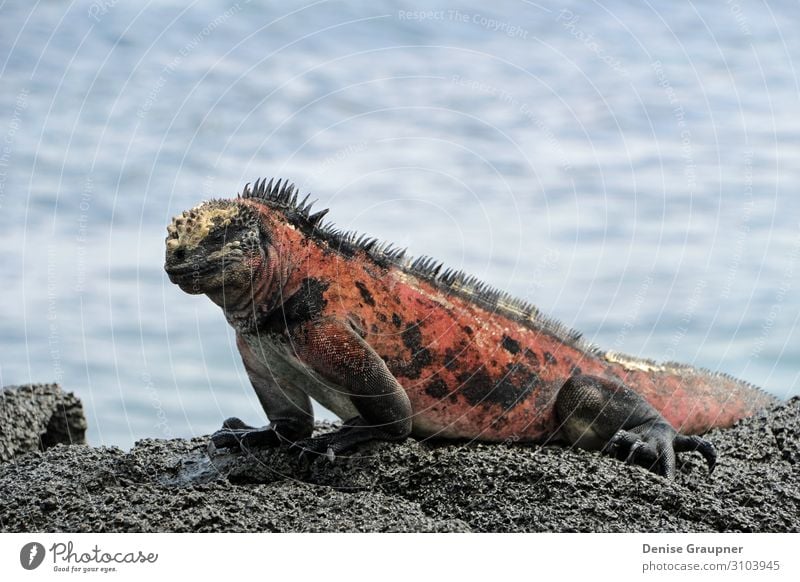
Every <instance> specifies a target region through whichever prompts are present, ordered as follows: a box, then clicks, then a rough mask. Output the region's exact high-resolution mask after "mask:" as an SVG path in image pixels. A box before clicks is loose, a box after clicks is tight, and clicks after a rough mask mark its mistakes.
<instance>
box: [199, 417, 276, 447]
mask: <svg viewBox="0 0 800 582" xmlns="http://www.w3.org/2000/svg"><path fill="white" fill-rule="evenodd" d="M282 441H283V439H282V437H281V436H280V435H279V434H278V431H276V430H275V428H274V427H273V426H272V425H269V426H265V427H262V428H256V427H253V426H250V425H248V424H245V423H244V422H242V421H241V420H239V419H238V418H235V417H232V418H229V419H227V420H226V421H225V422H223V423H222V428H221V429H220V430H218V431H217V432H215V433H214V434H212V435H211V442H212V443H213V445H214V446H215V447H216V448H218V449H233V450H241V449H247V448H264V447H275V446H278V445H280V444H281V442H282Z"/></svg>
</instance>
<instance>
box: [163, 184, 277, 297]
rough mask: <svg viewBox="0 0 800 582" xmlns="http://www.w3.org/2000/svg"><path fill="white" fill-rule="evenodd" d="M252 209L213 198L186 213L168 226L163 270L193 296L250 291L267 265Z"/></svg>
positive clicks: (233, 202)
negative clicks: (255, 278) (256, 278)
mask: <svg viewBox="0 0 800 582" xmlns="http://www.w3.org/2000/svg"><path fill="white" fill-rule="evenodd" d="M263 239H264V237H263V236H262V233H261V231H260V229H259V223H258V220H257V217H256V216H255V213H254V211H253V210H252V209H251V208H248V207H247V206H246V205H243V204H239V203H238V202H237V201H236V200H213V201H210V202H204V203H202V204H200V205H199V206H196V207H194V208H192V209H191V210H187V211H185V212H183V213H182V214H181V215H179V216H176V217H175V218H173V219H172V224H170V225H169V226H168V227H167V239H166V245H167V249H166V261H165V263H164V269H165V270H166V272H167V274H168V275H169V279H170V281H172V282H173V283H175V284H176V285H178V286H179V287H180V288H181V289H182V290H183V291H185V292H186V293H191V294H198V293H209V294H219V293H225V292H226V290H227V291H228V292H232V293H234V294H235V293H237V292H240V291H243V290H246V289H250V288H251V286H252V284H253V280H254V277H256V276H257V275H258V274H259V273H262V272H263V266H264V264H265V262H266V257H265V252H266V250H265V244H264V240H263Z"/></svg>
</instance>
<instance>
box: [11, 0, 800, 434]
mask: <svg viewBox="0 0 800 582" xmlns="http://www.w3.org/2000/svg"><path fill="white" fill-rule="evenodd" d="M799 17H800V7H798V5H797V4H796V3H794V2H769V3H768V4H762V3H757V2H749V1H738V0H737V1H736V2H728V3H719V2H710V1H708V2H705V1H703V2H694V3H668V4H663V5H661V4H651V3H626V2H616V1H613V2H610V1H603V2H600V3H591V4H590V3H579V2H573V3H568V4H565V3H563V2H560V3H555V2H541V3H538V4H534V3H529V2H516V1H509V2H504V1H501V2H493V3H491V4H487V3H482V2H477V1H467V2H459V3H458V4H455V3H444V2H442V3H439V4H438V5H436V4H432V3H423V2H402V3H399V4H398V3H394V2H380V1H378V2H363V3H352V2H324V1H321V2H316V3H313V4H312V3H309V4H302V3H297V4H293V3H271V5H268V4H267V3H266V2H255V1H253V2H245V1H242V0H240V1H239V2H203V3H199V2H195V3H192V4H189V5H186V4H185V3H182V2H166V1H164V2H151V3H145V4H140V3H122V2H119V3H117V2H115V1H114V0H96V1H95V2H71V3H67V2H46V3H36V5H35V6H33V5H32V4H31V3H28V2H17V1H12V2H5V3H2V5H0V82H1V83H2V84H1V85H0V86H2V91H0V237H1V240H2V244H1V245H0V273H2V301H0V314H2V326H1V327H0V382H1V383H2V384H5V385H7V384H19V383H25V382H32V381H40V382H45V381H59V382H61V383H62V385H63V386H64V387H65V388H66V389H68V390H72V391H75V392H76V393H77V394H78V395H79V396H80V397H81V398H82V399H83V401H84V403H85V405H86V407H87V412H88V416H89V425H90V432H89V439H90V441H91V442H92V443H93V444H115V445H120V446H123V447H128V446H130V445H131V444H132V443H133V442H134V440H136V439H139V438H143V437H170V436H192V435H198V434H205V433H208V432H210V431H212V430H214V429H216V428H217V427H218V426H219V424H220V423H221V421H222V420H223V419H224V418H226V417H228V416H231V415H237V416H240V417H242V418H243V419H245V420H247V421H250V422H252V423H260V422H262V413H261V410H260V407H259V405H258V403H257V401H256V398H255V396H254V394H253V392H252V389H251V388H250V386H249V384H248V382H247V379H246V377H245V375H244V373H243V369H242V366H241V364H240V362H239V358H238V355H237V353H236V350H235V345H234V338H233V334H232V333H231V331H230V330H229V329H228V328H227V325H226V323H225V321H224V319H223V317H222V315H221V313H220V312H219V311H218V309H217V308H216V307H215V306H214V305H212V304H211V302H210V301H208V300H207V299H205V298H203V297H190V296H187V295H184V294H182V293H181V291H180V290H179V289H178V288H177V287H174V286H172V285H170V283H169V281H168V280H167V278H166V276H165V275H164V273H163V270H162V263H163V239H164V235H165V227H166V224H167V223H168V221H169V219H170V217H171V216H172V215H173V214H176V213H178V212H180V211H181V210H183V209H185V208H188V207H191V206H194V205H195V204H197V203H198V202H199V201H201V200H203V199H206V198H209V197H212V196H230V195H235V193H236V192H237V191H239V190H240V188H241V187H242V185H243V184H244V183H245V182H250V181H253V180H254V179H255V178H257V177H260V176H280V177H287V178H290V179H291V180H293V181H295V182H296V183H297V184H298V185H299V187H300V189H301V190H302V191H303V193H305V192H312V194H313V196H314V197H316V198H319V201H320V202H319V206H320V207H323V206H329V207H331V208H332V211H331V214H330V215H329V216H330V218H331V219H332V220H333V221H334V222H336V223H337V224H338V225H340V226H341V227H345V228H348V229H357V230H360V231H363V232H366V233H369V234H371V235H374V236H377V237H379V238H381V239H385V240H391V241H394V242H395V243H397V244H399V245H402V246H408V248H409V251H410V252H411V253H412V254H428V255H432V256H434V257H436V258H438V259H440V260H442V261H444V262H445V263H446V264H447V265H448V266H452V267H458V268H462V269H464V270H466V271H468V272H470V273H472V274H475V275H477V276H479V277H480V278H482V279H484V280H486V281H488V282H490V283H492V284H494V285H496V286H498V287H500V288H503V289H505V290H508V291H510V292H512V293H513V294H515V295H518V296H521V297H524V298H526V299H529V300H532V301H534V302H535V303H536V304H537V305H539V306H540V308H541V309H542V310H543V311H545V312H546V313H549V314H551V315H553V316H556V317H558V318H560V319H561V320H562V321H564V322H565V323H566V324H568V325H570V326H573V327H576V328H579V329H581V330H582V331H583V332H584V333H585V335H586V336H587V337H588V338H589V339H590V340H592V341H594V342H596V343H598V344H599V345H601V346H602V347H605V348H609V349H615V350H619V351H625V352H628V353H632V354H636V355H640V356H647V357H651V358H655V359H659V360H665V359H667V360H678V361H683V362H688V363H692V364H695V365H701V366H705V367H708V368H711V369H714V370H723V371H726V372H729V373H731V374H733V375H735V376H738V377H741V378H744V379H746V380H749V381H751V382H753V383H755V384H758V385H760V386H763V387H765V388H766V389H767V390H769V391H770V392H772V393H774V394H776V395H778V396H781V397H787V396H790V395H793V394H800V382H798V372H799V371H800V347H799V346H800V342H798V333H797V332H796V328H797V321H798V314H800V298H799V297H800V294H799V293H798V291H799V290H800V285H798V281H797V277H798V276H800V264H799V262H800V197H799V196H798V195H797V189H798V185H799V184H800V115H798V112H799V111H800V108H799V107H798V105H799V104H800V103H799V99H798V97H799V95H800V84H799V83H798V72H797V70H796V69H795V60H796V59H797V58H798V57H800V36H798V35H797V34H796V29H797V23H798V20H800V18H799Z"/></svg>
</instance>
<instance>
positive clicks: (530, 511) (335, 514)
mask: <svg viewBox="0 0 800 582" xmlns="http://www.w3.org/2000/svg"><path fill="white" fill-rule="evenodd" d="M320 430H330V426H329V425H328V426H321V427H320ZM709 438H710V439H711V440H712V441H713V442H715V443H716V445H717V447H718V449H719V453H720V461H719V465H718V467H717V469H716V471H715V473H714V474H713V475H712V476H711V477H709V476H708V475H707V474H706V470H705V468H704V464H703V462H702V460H701V459H700V458H699V456H697V455H691V454H685V455H683V456H682V461H683V462H682V463H680V466H679V471H678V477H677V479H676V480H675V481H674V482H670V481H666V480H665V479H662V478H660V477H657V476H655V475H653V474H651V473H648V472H647V471H645V470H644V469H641V468H639V467H632V466H626V465H624V464H623V463H620V462H619V461H616V460H614V459H610V458H607V457H604V456H601V455H599V454H596V453H589V452H585V451H579V450H574V451H573V450H569V449H564V448H561V447H558V446H544V447H530V446H514V445H485V444H452V443H450V444H442V443H439V444H427V443H420V442H417V441H413V440H412V441H408V442H406V443H404V444H402V445H397V444H377V445H372V446H369V447H367V448H364V449H362V450H361V452H360V453H358V454H356V455H354V456H352V457H349V458H337V459H336V460H335V461H334V462H333V463H331V462H329V461H328V460H327V459H325V458H317V459H314V460H313V461H308V460H302V459H298V458H297V455H295V454H293V453H290V452H288V451H286V450H284V449H276V450H267V451H262V452H259V453H257V454H256V455H253V456H251V455H247V454H236V455H232V454H224V453H221V452H219V451H218V452H216V453H215V454H214V455H213V461H211V460H210V459H209V457H208V455H207V449H206V442H207V441H206V440H205V439H194V440H191V441H186V440H171V441H163V440H145V441H140V442H139V443H137V445H136V446H135V447H134V448H133V450H132V451H130V452H129V453H126V452H123V451H121V450H119V449H116V448H91V447H86V446H71V447H63V446H59V447H54V448H51V449H49V450H47V451H45V452H34V453H31V454H28V455H25V456H22V457H17V458H15V460H14V461H13V462H9V463H5V464H2V465H0V530H1V531H207V532H217V531H492V532H497V531H622V532H625V531H756V532H758V531H778V532H784V531H800V398H795V399H793V400H791V401H789V402H788V403H786V404H784V405H781V406H778V407H776V408H774V409H773V410H770V411H768V412H766V413H764V414H763V415H761V416H759V417H756V418H752V419H748V420H746V421H743V422H741V423H739V424H738V425H737V426H735V427H734V428H732V429H728V430H716V431H713V432H712V433H710V434H709Z"/></svg>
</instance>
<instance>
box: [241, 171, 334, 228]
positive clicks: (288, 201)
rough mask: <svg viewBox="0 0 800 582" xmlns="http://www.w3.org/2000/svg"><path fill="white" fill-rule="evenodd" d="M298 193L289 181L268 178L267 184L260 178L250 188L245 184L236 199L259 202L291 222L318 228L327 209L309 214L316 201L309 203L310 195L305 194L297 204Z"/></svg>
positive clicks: (264, 179)
mask: <svg viewBox="0 0 800 582" xmlns="http://www.w3.org/2000/svg"><path fill="white" fill-rule="evenodd" d="M298 193H299V190H298V189H297V188H296V187H295V185H294V184H292V183H290V182H289V180H278V181H277V182H276V181H275V179H274V178H270V181H269V182H267V179H266V178H262V179H260V180H256V181H255V183H254V184H253V187H252V188H250V184H249V183H247V184H245V187H244V188H243V189H242V192H241V194H238V195H237V197H241V198H251V199H254V200H259V201H260V202H264V203H265V204H268V205H269V206H272V207H276V208H280V209H281V210H283V211H284V212H285V213H286V215H287V218H290V219H292V220H293V221H297V220H300V221H302V222H303V223H305V225H307V226H311V227H315V226H318V225H319V224H320V221H321V220H322V218H323V217H324V216H325V215H326V214H328V209H327V208H325V209H323V210H320V211H319V212H315V213H314V214H311V207H312V206H313V205H314V204H315V202H316V200H314V201H312V202H309V201H308V197H309V196H310V194H306V196H305V198H303V199H302V200H300V201H299V202H298V200H297V195H298Z"/></svg>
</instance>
